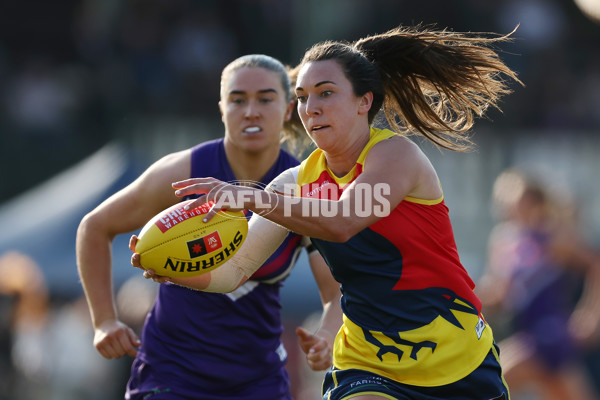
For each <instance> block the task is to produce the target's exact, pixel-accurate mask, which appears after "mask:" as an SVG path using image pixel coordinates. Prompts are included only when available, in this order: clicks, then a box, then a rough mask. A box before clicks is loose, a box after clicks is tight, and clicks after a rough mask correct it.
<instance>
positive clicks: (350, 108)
mask: <svg viewBox="0 0 600 400" xmlns="http://www.w3.org/2000/svg"><path fill="white" fill-rule="evenodd" d="M296 95H297V96H298V114H299V115H300V118H301V119H302V124H303V125H304V128H305V129H306V132H307V133H308V135H309V136H310V137H311V139H312V140H313V141H314V142H315V144H316V145H317V146H319V148H321V149H323V150H325V151H326V152H335V151H342V152H343V151H344V150H345V149H346V148H348V146H353V145H354V144H355V143H357V141H364V135H365V132H366V133H367V134H368V116H367V114H366V112H368V109H369V108H370V103H368V104H365V100H367V102H368V100H369V99H368V96H367V98H365V96H356V95H355V94H354V90H353V88H352V83H351V82H350V81H349V80H348V78H346V75H345V74H344V72H343V70H342V68H341V66H340V65H339V64H338V63H337V62H336V61H334V60H325V61H313V62H310V63H307V64H306V65H305V66H303V67H302V69H301V70H300V73H299V75H298V80H297V82H296ZM363 144H364V143H363Z"/></svg>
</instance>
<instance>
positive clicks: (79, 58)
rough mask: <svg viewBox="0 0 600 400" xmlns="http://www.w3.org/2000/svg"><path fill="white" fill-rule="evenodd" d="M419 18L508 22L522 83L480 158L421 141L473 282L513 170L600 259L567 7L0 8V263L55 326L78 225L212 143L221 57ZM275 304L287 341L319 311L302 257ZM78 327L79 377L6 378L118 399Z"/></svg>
mask: <svg viewBox="0 0 600 400" xmlns="http://www.w3.org/2000/svg"><path fill="white" fill-rule="evenodd" d="M589 2H590V3H594V0H590V1H589ZM597 3H600V2H598V1H596V4H597ZM598 7H600V6H598ZM420 22H422V23H425V24H430V23H436V24H437V26H438V27H440V28H444V27H448V28H450V29H453V30H457V31H473V32H481V31H484V32H489V31H491V32H499V33H508V32H510V31H511V30H512V29H513V28H514V27H515V26H516V25H517V24H520V26H519V29H518V30H517V32H516V33H515V35H514V38H515V40H514V41H513V42H512V43H508V44H503V45H502V46H501V50H502V51H503V54H502V57H503V58H504V59H505V60H506V61H507V63H508V64H509V65H510V66H511V67H512V68H513V69H515V70H517V71H518V73H519V76H520V78H521V79H522V80H523V81H524V82H525V84H526V87H525V88H521V87H515V88H514V89H515V93H513V94H512V95H510V96H508V97H507V98H505V100H504V102H503V104H502V109H503V112H502V113H500V112H498V111H495V110H494V111H492V112H491V113H490V114H489V119H487V120H480V121H478V123H477V125H476V128H475V130H474V132H475V136H474V139H475V142H476V143H477V145H478V148H477V150H476V151H474V152H471V153H468V154H455V153H452V152H449V151H439V150H437V149H435V148H432V147H431V146H428V145H426V144H424V147H425V150H426V151H427V153H428V154H429V156H430V157H431V159H432V161H433V163H434V165H435V166H436V168H437V169H438V171H439V173H440V178H441V181H442V184H443V186H444V191H445V196H446V200H447V203H448V204H449V207H450V209H451V218H452V221H453V224H454V228H455V232H456V237H457V243H458V246H459V251H460V253H461V258H462V260H463V263H464V264H465V267H466V268H467V269H468V270H469V272H470V273H471V274H472V276H473V277H474V278H475V279H477V277H478V276H479V275H480V274H481V272H482V268H483V266H484V264H485V257H486V240H487V235H488V234H489V231H490V229H491V227H492V224H493V222H494V220H493V215H492V213H491V210H490V194H491V186H492V183H493V179H494V178H495V177H496V176H497V175H498V173H500V171H502V170H503V169H505V168H506V167H510V166H520V167H523V168H527V169H532V170H535V171H538V172H540V173H542V174H544V176H546V177H547V178H549V179H550V181H551V183H552V185H553V187H554V188H555V189H556V190H561V191H569V192H571V193H572V196H573V200H574V202H575V203H576V204H577V206H578V210H579V213H580V218H581V229H583V230H584V232H585V234H586V237H587V238H588V239H589V241H590V244H592V245H594V246H598V245H600V207H598V206H597V204H598V202H599V200H600V185H599V184H598V171H600V157H598V156H599V154H600V153H599V152H600V135H599V133H600V51H599V50H600V23H599V22H598V21H597V20H594V19H593V18H591V17H590V16H589V15H586V14H585V13H584V12H582V9H581V8H579V7H578V5H577V4H576V3H575V2H574V1H572V0H499V1H494V2H491V1H490V2H488V1H478V0H458V1H444V0H425V1H404V0H212V1H204V0H203V1H194V0H124V1H116V0H61V1H59V2H47V1H41V0H35V1H21V2H3V3H1V4H0V174H1V185H0V221H1V223H2V228H1V229H0V256H1V255H2V254H5V253H6V252H8V251H10V250H18V251H20V252H22V253H24V254H27V255H29V256H30V257H32V259H33V260H34V261H35V262H36V263H37V264H38V265H39V267H40V268H41V270H42V272H43V274H44V278H45V281H46V283H47V285H48V290H49V293H50V301H51V312H50V317H51V318H55V317H58V316H61V315H63V314H61V313H62V312H64V309H65V308H66V307H71V308H73V307H75V304H79V303H77V302H80V301H81V297H80V296H81V288H80V285H79V282H78V278H77V274H76V266H75V253H74V239H75V229H76V227H77V223H78V222H79V220H80V219H81V217H82V216H83V215H84V214H85V213H86V212H87V211H88V210H90V209H91V208H93V207H94V206H95V205H97V204H98V203H99V202H100V201H101V200H102V199H103V198H105V197H107V196H108V195H109V194H111V193H113V192H114V191H116V190H118V189H119V188H120V187H122V186H124V185H125V184H127V183H128V182H129V181H131V180H132V179H133V178H135V177H136V176H137V175H138V174H139V173H140V172H141V171H142V170H143V169H145V167H147V166H148V165H149V163H150V162H152V161H153V160H155V159H157V158H158V157H160V156H161V155H164V154H166V153H168V152H171V151H175V150H180V149H183V148H186V147H189V146H191V145H193V144H195V143H198V142H200V141H204V140H206V139H211V138H216V137H219V136H221V135H222V133H223V129H222V125H221V122H220V116H219V113H218V108H217V101H218V95H219V92H218V90H219V85H218V83H219V74H220V71H221V69H222V68H223V67H224V66H225V65H226V64H227V63H228V62H229V61H231V60H232V59H234V58H235V57H238V56H239V55H242V54H247V53H266V54H269V55H272V56H274V57H276V58H279V59H280V60H282V61H284V62H285V63H288V64H290V65H295V64H296V63H297V62H298V61H299V58H300V57H301V55H302V54H303V52H304V50H305V49H306V48H308V47H309V46H310V45H312V44H313V43H315V42H317V41H320V40H325V39H342V40H354V39H357V38H359V37H361V36H364V35H367V34H370V33H376V32H382V31H384V30H387V29H390V28H393V27H395V26H397V25H399V24H405V25H410V24H415V23H420ZM127 239H128V235H123V237H119V238H117V240H116V242H115V253H114V259H115V266H114V270H115V271H114V272H115V274H114V275H115V286H116V288H117V289H120V288H121V287H122V285H124V284H125V282H127V284H128V285H133V286H135V285H138V286H135V287H139V288H140V289H141V290H142V292H141V293H144V294H143V295H145V294H146V293H147V292H146V290H147V289H148V287H147V286H144V285H145V283H141V284H140V283H139V282H137V281H136V279H139V278H140V277H139V276H138V274H137V273H136V272H135V271H133V270H132V268H130V266H129V262H128V254H129V253H128V250H127V249H126V241H127ZM140 285H141V286H140ZM133 286H132V287H133ZM149 290H150V291H152V288H149ZM122 292H127V290H123V291H122ZM130 293H138V292H135V291H134V290H133V289H132V290H130ZM143 295H142V294H140V296H143ZM283 297H284V298H283V301H284V315H285V316H286V324H287V325H289V327H290V329H288V331H289V332H290V333H291V332H292V329H291V328H293V327H294V326H295V325H297V324H299V323H303V321H304V322H305V323H309V322H306V320H305V319H306V318H307V317H309V316H311V313H313V312H314V311H316V310H317V309H318V308H319V301H318V296H317V293H316V289H315V285H314V283H313V282H312V279H311V277H310V273H309V271H308V267H307V265H306V260H304V259H303V260H301V263H300V264H299V265H298V266H297V267H296V268H295V270H294V272H293V273H292V276H291V277H290V278H289V279H288V280H287V283H286V285H285V287H284V290H283ZM140 298H141V297H137V298H136V297H135V296H134V297H133V299H132V300H127V299H126V300H124V302H125V303H127V302H128V301H129V302H130V303H139V304H141V303H143V302H142V301H141V300H140ZM78 307H79V308H78V310H79V312H81V306H80V305H79V306H78ZM140 307H141V306H140ZM83 314H85V313H83ZM312 317H314V316H311V318H312ZM83 319H85V315H84V316H83ZM87 323H88V322H87V321H84V322H83V323H82V325H81V326H80V328H79V329H81V332H82V333H81V335H80V336H81V337H83V339H82V340H81V342H82V343H81V350H78V351H79V353H75V354H78V355H80V356H81V355H82V354H85V357H86V358H85V360H87V364H82V365H79V366H78V367H77V368H75V367H74V366H73V364H74V363H73V362H72V359H70V360H69V359H68V358H67V359H66V360H65V361H64V362H65V366H64V368H63V370H60V368H58V366H57V364H55V365H54V367H48V364H52V363H49V362H48V361H45V360H46V359H47V358H50V359H52V358H53V357H54V358H53V359H54V360H56V357H58V356H56V355H54V356H50V355H48V356H41V355H39V354H38V355H37V358H36V359H37V361H36V362H37V364H36V365H34V366H33V367H32V366H31V365H30V366H29V367H26V366H25V367H24V366H23V365H21V364H18V363H17V364H18V365H15V361H14V360H12V361H11V360H10V354H3V355H2V357H5V358H6V359H7V360H8V361H7V363H9V364H10V366H9V368H13V369H17V370H18V369H24V371H25V372H24V373H23V374H21V375H25V376H21V377H20V378H19V379H22V380H23V382H25V383H24V385H26V386H27V385H30V386H31V385H33V386H39V387H40V389H39V390H41V391H44V393H46V394H47V395H48V396H47V397H45V398H57V399H58V398H60V399H63V400H64V399H68V398H69V397H68V396H69V395H68V394H67V393H66V391H63V393H62V394H58V393H59V391H58V389H56V387H57V386H63V387H66V386H68V385H72V386H74V387H75V386H82V383H81V382H85V379H89V376H88V375H90V376H95V377H96V379H97V380H99V381H100V383H95V384H94V385H99V384H100V386H95V387H96V388H97V387H102V388H103V393H98V390H95V391H94V390H92V392H91V393H88V392H85V393H86V394H85V396H87V397H86V398H90V399H95V398H98V399H108V398H120V397H119V396H120V391H121V390H122V384H123V379H126V375H127V369H126V365H122V364H126V362H127V361H125V362H123V363H120V364H119V363H118V362H116V361H105V360H102V359H101V357H100V356H99V355H97V354H95V353H94V352H93V348H92V342H91V336H89V335H91V332H90V331H88V330H86V328H85V324H87ZM287 325H286V326H287ZM78 326H79V325H78ZM74 332H75V331H68V332H66V333H64V334H65V335H68V336H69V337H70V338H71V339H69V340H66V339H65V341H66V343H62V345H63V346H69V347H72V346H75V344H77V343H78V341H79V339H77V340H75V339H73V337H74V336H73V335H75V333H74ZM286 341H287V343H286V345H287V347H288V351H289V352H290V372H291V373H292V376H293V377H294V382H295V383H294V385H295V387H294V390H295V391H296V394H297V397H298V398H299V399H302V396H304V395H303V394H301V393H300V389H299V387H300V386H301V384H300V383H299V382H300V381H301V378H302V376H303V375H302V374H304V371H302V369H301V368H298V365H300V364H301V360H299V359H297V358H298V355H297V354H296V351H295V350H296V349H295V343H294V338H293V336H291V335H290V336H286ZM55 344H56V346H55V347H56V348H55V349H54V350H55V351H59V350H60V349H61V347H60V345H59V344H61V343H58V342H56V343H55ZM39 351H40V352H43V351H45V350H43V349H40V350H39ZM71 351H73V350H71ZM84 352H85V353H84ZM87 352H91V354H87ZM32 353H33V352H32ZM30 356H31V357H33V358H35V357H34V356H33V355H30ZM69 361H71V366H70V367H69V365H68V364H69ZM29 362H30V364H31V363H32V361H31V360H29ZM44 363H45V364H44ZM117 365H119V367H117ZM27 368H29V369H27ZM44 368H45V369H44ZM27 371H29V372H27ZM593 371H594V370H593ZM596 371H597V370H596ZM596 371H594V373H596V374H597V375H596V379H597V380H600V375H598V373H597V372H596ZM13 372H14V371H13ZM75 372H77V374H78V375H77V374H75ZM73 374H75V375H76V377H74V376H73ZM123 375H125V376H123ZM11 376H12V375H11ZM19 376H20V375H19ZM102 379H105V380H106V382H103V381H102ZM315 381H318V379H317V380H315ZM74 390H75V389H74ZM76 390H84V389H83V388H79V387H77V388H76ZM55 392H56V393H57V394H53V393H55ZM79 393H81V392H79ZM109 393H113V394H109ZM115 393H116V394H115ZM2 396H3V395H2V394H0V399H2V398H3V397H2ZM53 396H54V397H53ZM65 396H67V397H65ZM6 398H10V397H6ZM21 398H23V399H24V398H25V397H21ZM32 398H34V397H32Z"/></svg>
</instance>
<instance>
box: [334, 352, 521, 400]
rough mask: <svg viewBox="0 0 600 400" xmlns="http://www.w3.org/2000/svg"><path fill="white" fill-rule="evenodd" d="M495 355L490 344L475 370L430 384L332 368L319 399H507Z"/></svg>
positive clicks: (355, 370) (361, 371)
mask: <svg viewBox="0 0 600 400" xmlns="http://www.w3.org/2000/svg"><path fill="white" fill-rule="evenodd" d="M497 354H498V346H496V345H495V344H494V348H493V349H491V350H490V352H489V353H488V355H487V356H486V358H485V359H484V360H483V362H482V363H481V365H480V366H479V367H477V369H476V370H475V371H473V372H471V373H470V374H469V375H467V376H466V377H464V378H463V379H461V380H459V381H457V382H454V383H451V384H448V385H443V386H433V387H424V386H412V385H405V384H402V383H400V382H397V381H394V380H392V379H389V378H386V377H383V376H381V375H377V374H374V373H372V372H368V371H363V370H359V369H348V370H338V369H335V368H334V369H332V370H331V371H329V372H328V373H327V375H326V376H325V380H324V381H323V399H324V400H348V399H352V398H353V397H357V396H360V395H367V394H371V395H378V396H381V397H383V398H386V399H390V400H465V399H469V400H471V399H472V400H509V399H510V395H509V392H508V387H507V386H506V382H505V381H504V378H503V377H502V368H501V367H500V363H499V362H498V358H497Z"/></svg>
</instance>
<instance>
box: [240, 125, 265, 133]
mask: <svg viewBox="0 0 600 400" xmlns="http://www.w3.org/2000/svg"><path fill="white" fill-rule="evenodd" d="M261 131H262V129H261V128H260V127H258V126H249V127H248V128H246V129H244V130H243V131H242V134H244V135H254V134H257V133H259V132H261Z"/></svg>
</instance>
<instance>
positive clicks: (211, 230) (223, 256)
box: [135, 200, 248, 278]
mask: <svg viewBox="0 0 600 400" xmlns="http://www.w3.org/2000/svg"><path fill="white" fill-rule="evenodd" d="M192 201H193V200H187V201H183V202H181V203H178V204H175V205H174V206H172V207H169V208H167V209H166V210H164V211H161V212H160V213H158V214H157V215H155V216H154V217H153V218H152V219H151V220H150V221H148V222H147V223H146V225H145V226H144V227H143V228H142V230H141V231H140V234H139V235H138V242H137V243H136V246H135V252H136V253H138V254H140V256H141V259H140V263H141V265H142V267H144V268H145V269H153V270H154V272H155V273H156V274H158V275H164V276H170V277H179V278H185V277H190V276H195V275H199V274H204V273H206V272H209V271H212V270H213V269H215V268H218V267H220V266H221V265H223V264H224V263H225V261H227V260H229V259H230V258H231V257H232V256H233V255H234V254H235V252H236V251H237V250H238V249H239V248H240V246H241V245H242V243H243V242H244V240H245V239H246V235H247V234H248V220H247V219H246V217H245V215H244V213H243V212H241V211H240V212H231V211H219V212H218V213H217V214H216V215H215V216H214V217H213V218H212V219H211V220H210V221H208V222H203V221H202V218H203V217H204V215H205V214H206V213H207V212H208V211H209V209H210V207H211V206H212V203H204V204H202V205H200V206H198V207H196V208H194V209H190V210H185V209H184V206H185V205H186V204H189V203H191V202H192Z"/></svg>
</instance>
